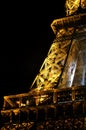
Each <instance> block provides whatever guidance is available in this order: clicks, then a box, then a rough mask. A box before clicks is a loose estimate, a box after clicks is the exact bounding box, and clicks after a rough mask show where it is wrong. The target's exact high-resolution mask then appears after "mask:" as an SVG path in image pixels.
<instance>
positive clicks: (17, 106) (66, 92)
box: [1, 10, 86, 130]
mask: <svg viewBox="0 0 86 130" xmlns="http://www.w3.org/2000/svg"><path fill="white" fill-rule="evenodd" d="M68 11H70V10H68ZM51 28H52V30H53V32H54V33H55V35H56V38H55V39H54V40H53V43H52V45H51V47H50V50H49V52H48V54H47V56H46V58H45V60H44V62H43V64H42V66H41V68H40V70H39V73H38V74H37V76H36V78H35V80H34V81H33V83H32V85H31V89H30V91H29V92H28V93H22V94H17V95H9V96H4V105H3V109H2V111H1V116H2V128H1V129H2V130H3V129H24V130H25V129H27V130H36V129H37V130H40V129H41V130H50V129H54V130H63V129H64V130H75V129H80V130H84V129H86V59H85V57H86V13H81V14H75V15H72V16H67V17H64V18H60V19H56V20H54V21H53V22H52V23H51Z"/></svg>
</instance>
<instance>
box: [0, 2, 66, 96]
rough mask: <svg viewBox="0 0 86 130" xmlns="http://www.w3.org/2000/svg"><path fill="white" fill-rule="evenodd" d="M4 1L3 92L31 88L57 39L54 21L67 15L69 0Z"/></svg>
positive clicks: (0, 50) (0, 66) (0, 91)
mask: <svg viewBox="0 0 86 130" xmlns="http://www.w3.org/2000/svg"><path fill="white" fill-rule="evenodd" d="M52 2H53V3H46V2H44V1H40V2H37V1H35V2H33V1H32V2H30V3H28V2H20V3H3V5H2V9H1V40H0V42H1V43H0V94H1V95H9V94H15V93H23V92H28V91H29V87H30V85H31V83H32V82H33V80H34V78H35V76H36V75H37V73H38V71H39V69H40V67H41V65H42V62H43V61H44V59H45V57H46V55H47V53H48V50H49V48H50V45H51V44H52V41H53V39H54V37H55V36H54V34H53V31H52V29H51V27H50V24H51V23H52V21H53V20H54V19H58V18H61V17H64V16H65V8H64V3H65V0H56V1H54V0H53V1H52Z"/></svg>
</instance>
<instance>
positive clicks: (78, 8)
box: [65, 0, 86, 16]
mask: <svg viewBox="0 0 86 130" xmlns="http://www.w3.org/2000/svg"><path fill="white" fill-rule="evenodd" d="M65 8H66V16H69V15H73V14H76V13H82V12H84V11H86V0H66V2H65Z"/></svg>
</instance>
